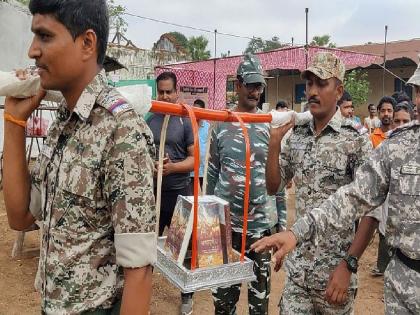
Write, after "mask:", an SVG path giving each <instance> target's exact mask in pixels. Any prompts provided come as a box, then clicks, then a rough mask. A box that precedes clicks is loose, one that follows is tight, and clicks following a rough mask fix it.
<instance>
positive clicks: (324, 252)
mask: <svg viewBox="0 0 420 315" xmlns="http://www.w3.org/2000/svg"><path fill="white" fill-rule="evenodd" d="M314 130H315V129H314V121H313V120H311V121H310V122H308V123H306V124H304V125H301V126H296V127H294V129H293V132H292V134H291V135H290V137H289V138H288V139H287V140H286V142H285V144H284V146H282V152H281V155H280V165H281V185H280V189H283V187H284V185H285V184H287V183H288V182H289V181H290V179H292V178H294V182H295V184H296V217H297V218H300V217H302V216H303V215H305V214H306V213H307V211H309V210H311V209H312V208H313V207H317V206H319V205H321V203H322V202H323V201H324V200H326V199H327V198H328V196H329V195H331V194H332V193H334V192H335V191H336V190H337V189H338V188H340V187H341V186H344V185H346V184H348V183H350V182H351V181H352V179H353V175H354V171H355V169H356V168H357V167H359V166H360V165H361V164H362V162H363V161H364V160H365V159H366V157H367V154H368V153H369V152H370V151H371V150H372V144H371V142H370V141H369V138H368V136H367V135H362V134H360V133H359V132H358V131H357V129H355V128H354V123H353V122H352V121H351V120H348V119H345V118H343V117H342V116H341V114H340V111H339V110H337V112H336V114H335V115H334V116H333V118H332V119H331V120H330V122H329V123H328V125H327V126H326V127H325V128H324V129H323V130H322V131H321V133H320V134H319V135H318V136H316V135H315V132H314ZM353 237H354V224H353V223H349V224H348V225H347V226H346V227H345V228H343V229H342V230H341V231H340V232H339V233H330V234H328V236H327V237H325V239H323V240H322V241H320V244H319V246H318V247H315V246H313V244H312V243H310V242H304V243H303V244H301V245H300V246H299V247H298V248H297V250H296V251H295V252H293V254H291V255H289V258H288V259H287V261H286V269H287V272H288V275H289V277H290V278H291V279H292V280H293V281H294V282H295V283H297V284H298V285H300V286H302V287H309V288H312V289H317V290H324V289H325V288H326V286H327V284H328V279H329V276H330V274H331V272H332V271H334V269H335V267H336V266H337V265H338V264H339V262H340V261H341V259H342V258H343V257H344V256H345V255H346V253H347V250H348V248H349V247H350V245H351V242H352V240H353ZM351 285H352V287H355V286H356V277H355V276H353V278H352V283H351Z"/></svg>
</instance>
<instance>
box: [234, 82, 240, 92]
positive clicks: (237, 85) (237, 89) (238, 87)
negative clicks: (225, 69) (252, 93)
mask: <svg viewBox="0 0 420 315" xmlns="http://www.w3.org/2000/svg"><path fill="white" fill-rule="evenodd" d="M240 89H241V82H239V80H237V81H236V82H235V92H236V93H238V92H239V90H240Z"/></svg>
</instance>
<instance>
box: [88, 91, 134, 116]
mask: <svg viewBox="0 0 420 315" xmlns="http://www.w3.org/2000/svg"><path fill="white" fill-rule="evenodd" d="M96 102H97V103H98V105H99V106H102V107H103V108H105V109H106V110H108V111H109V112H110V113H111V114H112V115H113V116H114V117H117V116H119V115H120V114H122V113H125V112H127V111H130V110H133V107H132V106H131V104H130V103H129V102H128V101H127V100H126V99H125V98H124V97H123V96H122V95H121V94H120V93H119V92H118V91H117V90H116V89H114V88H112V87H110V88H107V89H104V90H103V91H102V92H101V93H100V94H99V96H98V98H97V100H96Z"/></svg>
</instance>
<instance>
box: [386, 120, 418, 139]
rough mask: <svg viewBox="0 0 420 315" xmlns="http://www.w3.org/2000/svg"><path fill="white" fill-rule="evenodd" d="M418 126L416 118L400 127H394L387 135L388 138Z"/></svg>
mask: <svg viewBox="0 0 420 315" xmlns="http://www.w3.org/2000/svg"><path fill="white" fill-rule="evenodd" d="M418 128H420V122H419V121H417V120H413V121H412V122H410V123H408V124H405V125H403V126H401V127H398V128H396V129H394V130H393V131H392V132H391V134H390V135H389V138H392V137H395V136H396V135H399V134H400V133H402V132H405V131H408V130H413V129H418Z"/></svg>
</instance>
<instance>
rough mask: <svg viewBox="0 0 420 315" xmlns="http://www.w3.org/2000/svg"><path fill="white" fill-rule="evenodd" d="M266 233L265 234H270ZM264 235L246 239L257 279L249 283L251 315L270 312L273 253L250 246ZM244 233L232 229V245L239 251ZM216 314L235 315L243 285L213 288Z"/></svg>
mask: <svg viewBox="0 0 420 315" xmlns="http://www.w3.org/2000/svg"><path fill="white" fill-rule="evenodd" d="M270 234H271V232H267V233H265V235H264V236H268V235H270ZM261 238H262V237H260V236H258V237H257V236H253V235H248V236H247V240H246V256H247V257H248V258H250V259H252V260H253V261H254V274H255V276H256V277H257V280H256V281H252V282H250V283H248V307H249V314H250V315H261V314H268V300H269V296H270V289H271V287H270V286H271V284H270V278H271V265H270V262H271V254H269V253H262V254H257V253H255V252H254V251H250V250H249V247H250V246H251V244H253V243H255V242H256V241H258V240H259V239H261ZM241 245H242V234H241V233H237V232H234V231H232V246H233V248H234V249H236V250H237V251H240V250H241ZM212 293H213V301H214V308H215V314H217V315H222V314H223V315H234V314H236V304H237V303H238V300H239V295H240V293H241V285H240V284H237V285H233V286H230V287H221V288H217V289H214V290H212Z"/></svg>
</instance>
